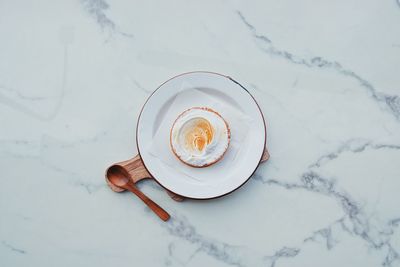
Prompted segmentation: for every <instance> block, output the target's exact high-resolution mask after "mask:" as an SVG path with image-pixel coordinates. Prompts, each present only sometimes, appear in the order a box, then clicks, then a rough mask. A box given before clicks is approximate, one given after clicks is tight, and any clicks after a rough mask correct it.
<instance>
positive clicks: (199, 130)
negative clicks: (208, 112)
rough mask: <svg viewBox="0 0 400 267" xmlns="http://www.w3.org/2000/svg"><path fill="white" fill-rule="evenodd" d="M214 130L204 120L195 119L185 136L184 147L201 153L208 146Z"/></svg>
mask: <svg viewBox="0 0 400 267" xmlns="http://www.w3.org/2000/svg"><path fill="white" fill-rule="evenodd" d="M213 135H214V129H213V128H212V126H211V124H210V122H209V121H208V120H206V119H204V118H197V119H196V120H195V122H194V123H193V124H192V125H191V127H190V129H188V131H187V132H186V134H185V143H186V146H187V147H188V148H189V149H190V150H191V151H194V150H197V151H199V152H201V151H203V150H204V149H205V147H206V145H208V144H210V143H211V141H212V139H213Z"/></svg>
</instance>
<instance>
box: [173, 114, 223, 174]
mask: <svg viewBox="0 0 400 267" xmlns="http://www.w3.org/2000/svg"><path fill="white" fill-rule="evenodd" d="M170 138H171V146H172V149H173V151H174V153H175V154H176V155H177V156H178V157H179V158H180V159H181V160H182V161H183V162H185V163H188V164H189V165H192V166H197V167H202V166H206V165H210V164H212V163H214V162H216V161H217V160H218V159H220V158H221V157H222V156H223V154H224V153H225V151H226V149H227V148H228V145H229V141H230V132H229V128H228V125H227V123H226V122H225V120H224V119H223V118H222V117H221V116H220V115H219V114H218V113H216V112H214V111H213V110H211V109H208V108H197V107H196V108H191V109H188V110H186V111H184V112H183V113H182V114H181V115H179V117H178V118H177V119H176V121H175V122H174V124H173V126H172V129H171V136H170Z"/></svg>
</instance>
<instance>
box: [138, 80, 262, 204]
mask: <svg viewBox="0 0 400 267" xmlns="http://www.w3.org/2000/svg"><path fill="white" fill-rule="evenodd" d="M183 85H184V87H183ZM192 89H194V90H200V91H202V90H204V92H206V93H211V94H212V98H213V99H214V100H217V101H216V102H220V103H225V104H224V105H225V106H229V107H228V109H226V110H228V111H229V110H231V111H233V110H232V109H236V111H237V112H238V113H237V114H241V115H243V116H245V117H246V118H249V119H250V120H251V123H250V124H249V125H248V127H247V130H246V137H245V138H242V139H241V140H237V141H236V144H234V145H233V147H232V148H228V151H227V154H228V152H229V149H231V150H232V151H235V152H234V153H235V154H234V156H232V155H231V156H224V158H223V159H222V160H221V161H219V162H217V163H216V164H215V165H212V166H210V167H205V168H191V167H189V166H187V165H185V164H183V163H181V162H180V161H179V160H178V159H177V158H175V156H174V155H173V153H172V151H171V155H170V158H168V160H163V159H162V157H161V156H160V157H157V156H155V155H157V153H155V151H154V149H160V155H161V154H162V153H164V154H165V150H166V149H169V148H170V144H169V142H168V140H169V139H168V136H162V142H161V144H160V145H158V146H155V145H154V144H155V143H157V142H158V143H160V140H155V137H157V138H159V137H160V132H159V131H160V128H161V127H169V124H168V123H166V122H165V120H168V119H169V118H167V114H169V113H171V112H175V111H174V110H173V109H174V108H176V106H179V105H173V106H172V105H171V104H174V100H175V99H179V98H177V96H178V95H179V94H181V93H183V92H185V91H186V90H192ZM191 101H193V106H199V105H201V104H203V103H202V100H201V99H198V98H197V99H193V100H191V99H190V98H189V99H188V100H185V103H184V105H186V106H191V103H190V102H191ZM176 103H177V102H175V104H176ZM208 105H209V101H208V102H207V101H206V100H204V105H201V106H208ZM171 106H172V107H171ZM178 111H179V112H178ZM182 111H183V110H177V111H176V112H175V113H176V116H178V115H179V114H180V113H181V112H182ZM216 111H217V112H218V111H219V110H216ZM236 111H235V112H230V113H229V114H225V115H226V117H231V118H232V113H234V114H236ZM225 112H226V111H225ZM222 113H223V112H222ZM221 115H222V116H223V117H224V114H221ZM226 117H224V118H225V119H226ZM233 119H235V118H233ZM233 119H232V120H233ZM228 124H230V122H229V121H228ZM165 125H167V126H165ZM171 126H172V125H171ZM230 126H231V134H232V138H233V137H234V135H235V132H237V131H239V130H241V129H239V127H238V124H237V122H235V123H233V121H232V124H230ZM232 127H233V128H232ZM163 130H164V132H167V129H163ZM168 130H169V129H168ZM164 135H165V134H164ZM136 138H137V146H138V151H139V154H140V156H141V158H142V160H143V164H144V165H145V167H146V169H147V170H148V172H149V173H150V174H151V175H152V176H153V177H154V178H155V180H156V181H157V182H158V183H160V184H161V185H162V186H163V187H165V188H166V189H168V190H169V191H172V192H174V193H176V194H178V195H181V196H184V197H187V198H195V199H209V198H215V197H220V196H223V195H226V194H228V193H230V192H232V191H234V190H235V189H237V188H239V187H240V186H241V185H243V184H244V183H245V182H246V181H247V180H248V179H249V178H250V176H251V175H252V174H253V173H254V171H255V170H256V169H257V167H258V165H259V163H260V160H261V157H262V155H263V152H264V148H265V142H266V128H265V122H264V118H263V115H262V112H261V110H260V108H259V106H258V104H257V103H256V101H255V100H254V98H253V97H252V96H251V94H250V93H249V92H248V91H247V90H246V89H245V88H244V87H242V86H241V85H240V84H239V83H237V82H236V81H234V80H233V79H232V78H230V77H228V76H224V75H221V74H217V73H211V72H189V73H184V74H181V75H178V76H176V77H174V78H172V79H170V80H168V81H166V82H165V83H163V84H162V85H161V86H160V87H158V88H157V90H155V91H154V92H153V94H152V95H151V96H150V97H149V98H148V100H147V102H146V103H145V105H144V106H143V109H142V111H141V113H140V115H139V119H138V125H137V132H136ZM164 146H165V147H164ZM161 150H163V151H164V152H162V151H161ZM156 152H157V151H156ZM167 153H169V151H168V152H167ZM232 153H233V152H232ZM164 156H165V155H164ZM168 161H169V162H170V163H171V162H172V163H173V164H169V163H168ZM175 161H176V162H175Z"/></svg>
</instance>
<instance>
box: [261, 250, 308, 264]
mask: <svg viewBox="0 0 400 267" xmlns="http://www.w3.org/2000/svg"><path fill="white" fill-rule="evenodd" d="M299 252H300V249H298V248H289V247H283V248H281V249H280V250H278V251H277V252H275V254H274V255H272V256H266V257H265V259H266V260H268V261H270V265H269V266H270V267H275V265H276V262H277V261H278V260H279V259H282V258H293V257H296V256H297V255H298V254H299Z"/></svg>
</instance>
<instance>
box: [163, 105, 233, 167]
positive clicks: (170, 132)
mask: <svg viewBox="0 0 400 267" xmlns="http://www.w3.org/2000/svg"><path fill="white" fill-rule="evenodd" d="M193 109H201V110H206V111H208V112H212V113H215V114H216V115H217V116H218V117H220V118H221V119H222V120H223V121H224V123H225V126H226V131H227V134H228V145H227V146H226V148H225V150H224V153H222V154H221V156H219V157H218V158H217V159H215V160H214V161H212V162H210V163H208V164H204V165H201V166H199V165H193V164H190V163H187V162H186V161H184V160H182V159H181V157H179V156H178V153H176V151H175V149H174V146H173V145H172V130H173V129H174V126H175V123H176V121H177V120H178V119H179V118H180V117H182V115H183V114H185V113H186V112H188V111H190V110H193ZM230 142H231V129H230V128H229V125H228V123H227V122H226V120H225V119H224V118H223V117H222V116H221V114H219V113H218V112H216V111H215V110H213V109H211V108H207V107H192V108H188V109H187V110H185V111H184V112H182V113H181V114H179V115H178V117H177V118H176V119H175V121H174V123H173V124H172V127H171V130H170V131H169V145H170V147H171V150H172V152H173V153H174V155H175V157H176V158H177V159H179V160H180V161H181V162H182V163H183V164H186V165H188V166H190V167H193V168H205V167H208V166H211V165H213V164H215V163H217V162H218V161H220V160H221V159H222V158H223V157H224V155H225V153H226V151H227V150H228V147H229V144H230Z"/></svg>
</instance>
